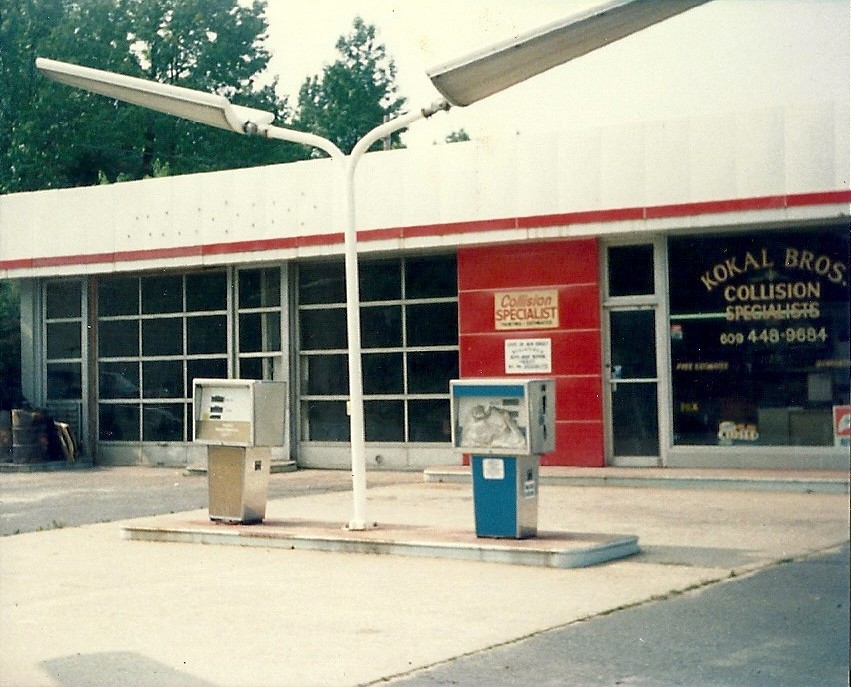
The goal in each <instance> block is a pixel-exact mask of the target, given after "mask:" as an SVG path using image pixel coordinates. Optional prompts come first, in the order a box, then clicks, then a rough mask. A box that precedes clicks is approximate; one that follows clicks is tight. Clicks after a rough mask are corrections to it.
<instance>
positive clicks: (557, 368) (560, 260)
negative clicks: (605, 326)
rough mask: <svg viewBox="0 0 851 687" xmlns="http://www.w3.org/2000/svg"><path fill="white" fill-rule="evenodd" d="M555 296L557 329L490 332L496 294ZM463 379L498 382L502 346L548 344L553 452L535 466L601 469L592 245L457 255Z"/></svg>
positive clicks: (598, 354)
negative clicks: (553, 394)
mask: <svg viewBox="0 0 851 687" xmlns="http://www.w3.org/2000/svg"><path fill="white" fill-rule="evenodd" d="M528 289H546V290H548V291H557V292H558V304H559V317H558V326H557V327H548V328H542V329H524V330H519V331H518V330H511V331H505V330H497V329H496V326H495V322H494V295H495V293H496V292H499V291H519V290H528ZM458 290H459V294H458V321H459V347H460V363H461V364H460V371H461V376H462V377H503V376H506V372H505V341H506V340H508V339H533V338H534V339H538V338H548V339H550V340H551V346H552V373H551V374H550V375H547V376H552V377H554V378H555V380H556V450H555V451H554V452H553V453H551V454H548V455H547V456H545V457H543V458H542V460H541V463H542V465H584V466H602V465H603V464H604V460H605V458H604V448H603V406H602V398H601V385H602V370H601V366H602V362H601V334H600V285H599V269H598V254H597V242H596V240H594V239H583V240H565V241H555V242H541V243H525V244H512V245H498V246H477V247H473V248H462V249H460V250H459V251H458Z"/></svg>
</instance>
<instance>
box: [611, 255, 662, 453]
mask: <svg viewBox="0 0 851 687" xmlns="http://www.w3.org/2000/svg"><path fill="white" fill-rule="evenodd" d="M603 255H604V259H603V260H604V262H603V270H604V275H605V278H604V280H603V283H604V300H603V312H604V323H605V339H604V340H605V348H604V351H603V356H604V363H605V366H604V373H603V376H604V384H605V400H606V418H607V421H608V422H607V428H606V429H607V432H606V439H607V441H606V453H607V455H606V459H607V463H608V464H609V465H623V466H656V465H661V464H662V447H663V445H664V441H663V440H661V439H660V419H659V418H660V417H662V416H663V414H662V405H663V404H664V400H665V399H663V398H660V393H659V388H660V374H661V370H662V368H664V362H663V361H664V356H663V347H664V344H663V339H662V337H660V335H659V333H660V331H661V330H662V329H664V325H663V322H662V320H661V319H660V317H661V313H660V302H661V300H662V299H661V295H660V294H662V293H664V281H663V279H662V276H661V275H663V274H664V270H663V269H660V267H661V266H662V265H663V264H664V247H663V246H662V245H661V242H660V241H653V242H647V243H640V244H627V245H609V246H606V250H605V252H604V254H603Z"/></svg>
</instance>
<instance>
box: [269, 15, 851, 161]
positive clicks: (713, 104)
mask: <svg viewBox="0 0 851 687" xmlns="http://www.w3.org/2000/svg"><path fill="white" fill-rule="evenodd" d="M600 4H605V3H601V2H600V1H599V0H427V1H426V0H404V2H403V1H402V0H395V1H394V0H268V9H267V17H268V19H269V24H270V26H269V47H270V49H271V51H272V54H273V57H272V61H271V63H270V68H271V70H272V71H273V72H274V73H275V74H277V75H278V77H279V79H280V91H281V93H282V94H286V95H289V97H290V102H291V104H295V102H296V101H297V98H298V90H299V87H300V86H301V83H302V82H303V81H304V79H305V78H306V77H307V76H309V75H313V74H321V71H322V68H323V67H324V66H325V65H327V64H330V63H331V62H333V61H334V60H335V59H336V58H337V56H338V53H337V52H336V50H335V48H334V45H335V43H336V42H337V39H338V38H339V37H340V36H341V35H344V34H348V33H350V32H351V29H352V21H353V19H354V17H355V16H360V17H362V18H363V19H364V21H366V22H367V23H370V24H374V25H375V26H376V29H377V31H378V38H379V40H380V41H381V42H382V43H383V44H384V45H385V47H386V49H387V52H388V54H389V55H390V56H392V57H393V58H394V60H395V61H396V66H397V84H398V85H399V89H400V94H401V95H403V96H405V97H407V98H408V105H409V106H410V108H411V109H413V108H414V107H416V108H419V107H424V106H426V105H428V104H430V103H431V102H433V101H434V100H435V99H436V98H438V97H439V94H438V93H437V91H436V90H435V89H434V87H433V86H432V85H431V82H430V81H429V80H428V78H427V77H426V70H427V69H429V68H431V67H434V66H436V65H438V64H441V63H443V62H447V61H449V60H451V59H453V58H456V57H460V56H463V55H466V54H468V53H471V52H474V51H476V50H478V49H480V48H483V47H486V46H488V45H491V44H493V43H497V42H499V41H502V40H505V39H508V38H511V37H512V36H514V35H516V34H518V33H522V32H525V31H529V30H532V29H534V28H536V27H538V26H542V25H545V24H548V23H550V22H553V21H556V20H559V19H562V18H564V17H567V16H569V15H572V14H575V13H577V12H581V11H584V10H587V9H588V8H590V7H594V6H598V5H600ZM850 36H851V3H849V2H848V0H712V1H711V2H709V3H708V4H706V5H702V6H700V7H697V8H695V9H692V10H689V11H687V12H685V13H683V14H681V15H679V16H676V17H674V18H672V19H669V20H667V21H665V22H663V23H661V24H657V25H656V26H653V27H650V28H648V29H646V30H644V31H643V32H641V33H639V34H635V35H633V36H630V37H627V38H625V39H622V40H621V41H618V42H617V43H614V44H612V45H609V46H606V47H605V48H602V49H600V50H598V51H596V52H594V53H591V54H588V55H585V56H583V57H581V58H578V59H576V60H574V61H572V62H569V63H567V64H564V65H561V66H559V67H556V68H554V69H552V70H550V71H548V72H546V73H544V74H541V75H539V76H537V77H533V78H532V79H530V80H528V81H526V82H524V83H522V84H519V85H517V86H514V87H512V88H510V89H507V90H506V91H503V92H502V93H499V94H496V95H493V96H491V97H489V98H486V99H485V100H482V101H480V102H478V103H475V104H473V105H470V106H469V107H466V108H453V109H452V110H451V111H450V112H449V113H439V114H437V115H435V116H434V117H432V118H431V119H430V120H428V121H426V122H418V123H416V124H414V125H413V126H412V127H411V128H410V129H409V130H408V131H407V132H406V133H405V134H404V136H403V140H404V141H405V143H406V145H408V146H409V147H415V146H421V145H432V144H433V143H435V142H443V140H444V139H445V137H446V136H447V135H448V134H449V133H451V132H453V131H457V130H459V129H462V128H463V129H464V130H465V131H466V132H467V133H468V134H469V135H470V136H471V137H472V138H488V137H493V136H505V135H511V134H513V133H516V132H522V133H524V134H527V133H535V132H546V133H549V132H552V131H557V130H560V129H566V128H569V129H576V128H585V127H590V126H594V125H597V124H615V123H626V122H635V121H643V120H651V121H656V120H664V119H679V118H683V117H690V116H702V115H706V114H709V113H727V112H734V111H741V110H749V109H754V108H763V107H773V106H777V105H789V104H792V105H794V104H800V103H805V102H822V101H828V100H839V101H840V102H843V103H846V104H848V105H849V107H851V98H849V90H851V76H849V73H851V48H849V37H850Z"/></svg>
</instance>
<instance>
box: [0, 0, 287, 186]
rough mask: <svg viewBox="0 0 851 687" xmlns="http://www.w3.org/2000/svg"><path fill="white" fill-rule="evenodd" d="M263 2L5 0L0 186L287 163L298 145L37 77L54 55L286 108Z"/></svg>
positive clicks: (283, 113) (0, 19) (282, 114)
mask: <svg viewBox="0 0 851 687" xmlns="http://www.w3.org/2000/svg"><path fill="white" fill-rule="evenodd" d="M265 7H266V2H265V0H254V1H253V2H252V3H251V4H250V5H246V4H245V3H244V2H241V1H239V0H86V1H85V2H79V1H77V0H11V2H6V3H4V4H3V6H2V8H0V146H1V147H0V154H3V155H4V157H6V158H7V163H8V164H2V165H0V193H8V192H12V191H23V190H34V189H38V188H48V187H62V186H82V185H89V184H95V183H99V182H102V181H104V180H108V181H114V180H116V179H118V178H122V179H126V178H129V179H137V178H142V177H144V176H151V175H153V174H154V173H155V169H158V170H160V171H162V170H164V169H167V170H169V171H170V172H171V173H185V172H192V171H205V170H212V169H225V168H232V167H244V166H253V165H258V164H268V163H271V162H285V161H290V160H292V159H296V158H297V157H299V156H303V154H302V152H301V151H300V150H299V148H298V147H297V146H294V145H289V146H288V145H286V144H283V145H277V146H271V145H268V142H265V141H260V140H253V139H250V138H248V137H242V136H234V135H233V134H230V133H228V132H225V131H219V130H217V129H213V128H211V127H207V126H204V125H200V124H195V123H191V122H186V121H183V120H178V119H176V118H174V117H170V116H168V115H161V114H159V113H155V112H152V111H149V110H144V109H142V108H138V107H134V106H130V105H124V104H118V103H115V102H113V101H110V100H109V99H107V98H103V97H101V96H96V95H92V94H89V93H86V92H84V91H80V90H77V89H71V88H68V87H66V86H62V85H59V84H56V83H53V82H51V81H49V80H47V79H44V78H42V77H41V76H40V75H39V74H38V73H37V71H36V69H35V65H34V62H35V58H36V56H39V55H42V56H46V57H53V58H56V59H60V60H65V61H68V62H74V63H77V64H85V65H89V66H96V67H99V68H102V69H108V70H112V71H118V72H122V73H126V74H130V75H134V76H142V77H146V78H154V79H157V80H159V81H165V82H167V83H175V84H179V85H183V86H187V87H190V88H197V89H200V90H205V91H213V92H217V93H221V94H223V95H225V96H227V97H228V98H231V99H233V101H234V102H236V103H239V104H243V105H248V106H250V107H257V108H260V109H266V110H271V111H274V112H275V113H276V115H277V116H278V118H279V119H282V120H284V121H286V120H287V119H288V118H289V117H290V113H289V110H288V106H287V103H286V100H285V99H283V100H282V99H280V98H278V97H277V95H276V93H275V87H276V81H274V80H272V81H271V83H267V84H266V85H263V86H261V85H260V79H261V76H262V75H263V72H264V71H265V69H266V66H267V64H268V61H269V56H270V55H269V52H268V50H267V48H266V45H265V43H266V28H267V23H266V19H265Z"/></svg>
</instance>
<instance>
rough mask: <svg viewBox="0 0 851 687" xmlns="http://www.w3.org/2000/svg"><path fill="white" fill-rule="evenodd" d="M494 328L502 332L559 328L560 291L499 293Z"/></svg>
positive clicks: (495, 302)
mask: <svg viewBox="0 0 851 687" xmlns="http://www.w3.org/2000/svg"><path fill="white" fill-rule="evenodd" d="M493 305H494V328H495V329H496V330H497V331H500V330H503V331H504V330H518V329H555V328H557V327H558V315H559V313H558V291H557V290H556V289H545V290H534V291H531V290H530V291H497V292H496V293H495V294H494V304H493Z"/></svg>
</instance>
